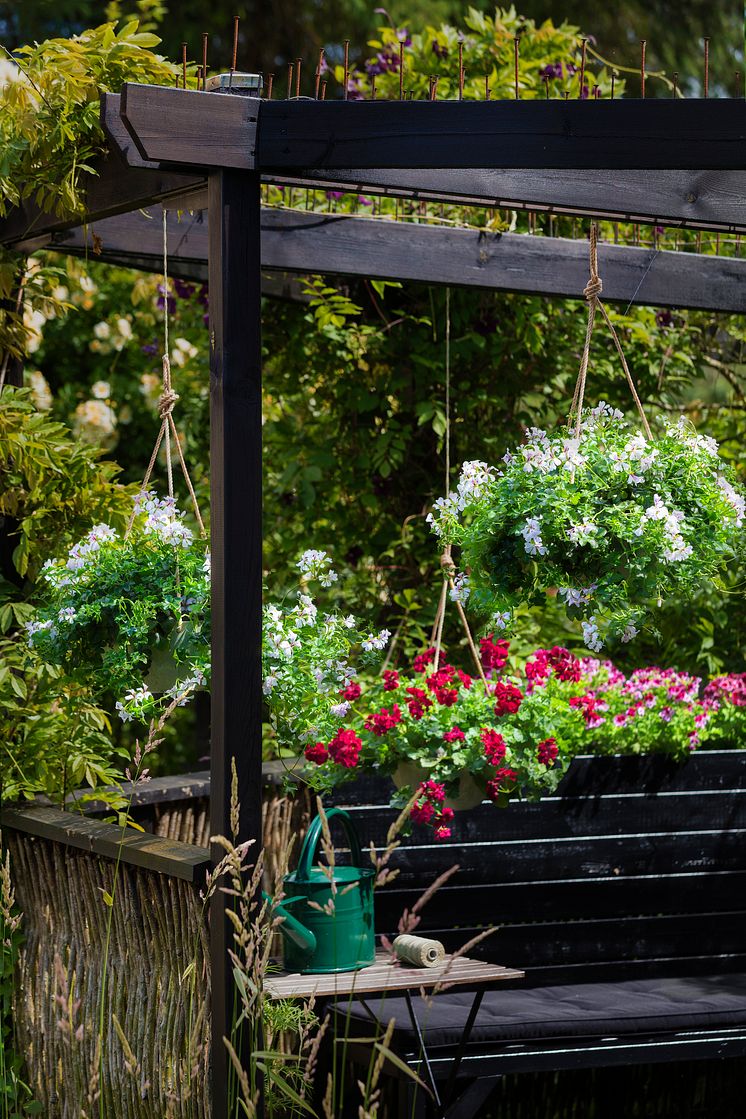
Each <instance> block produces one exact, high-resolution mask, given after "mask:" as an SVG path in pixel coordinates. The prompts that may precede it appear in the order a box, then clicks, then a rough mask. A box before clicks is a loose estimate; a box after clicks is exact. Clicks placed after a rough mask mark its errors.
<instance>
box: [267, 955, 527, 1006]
mask: <svg viewBox="0 0 746 1119" xmlns="http://www.w3.org/2000/svg"><path fill="white" fill-rule="evenodd" d="M523 976H524V972H522V971H516V970H515V968H510V967H501V966H500V965H499V964H485V963H482V961H481V960H470V959H468V958H467V957H466V956H457V957H456V958H455V959H454V957H452V956H446V958H445V960H444V961H443V963H442V964H438V965H437V967H407V966H405V965H403V964H400V963H397V962H395V961H393V960H392V958H391V956H390V955H389V954H388V952H384V951H383V950H382V949H381V950H379V951H378V952H376V962H375V963H374V964H370V966H369V967H362V968H360V969H359V970H358V971H338V972H334V973H333V974H331V975H301V974H299V973H294V972H287V971H280V972H276V973H275V974H274V975H273V974H272V973H271V972H270V973H269V974H268V975H267V976H265V979H264V991H265V994H267V995H268V996H269V998H270V999H310V998H334V996H335V995H345V996H353V997H354V996H355V995H370V994H377V993H379V992H380V993H381V994H383V993H384V992H388V991H407V990H410V991H411V990H417V989H418V988H420V987H424V988H425V989H432V988H433V987H437V986H438V985H439V984H441V983H443V984H448V986H453V985H458V986H459V987H465V986H473V987H478V986H482V987H484V986H490V985H491V984H492V983H498V982H500V980H502V979H523Z"/></svg>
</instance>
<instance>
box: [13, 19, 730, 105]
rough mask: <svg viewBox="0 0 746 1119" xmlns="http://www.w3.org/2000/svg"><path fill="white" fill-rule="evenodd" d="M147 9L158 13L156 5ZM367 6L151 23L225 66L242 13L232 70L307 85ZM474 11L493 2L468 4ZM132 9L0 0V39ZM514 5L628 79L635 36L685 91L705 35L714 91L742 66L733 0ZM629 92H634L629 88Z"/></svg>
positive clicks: (359, 26) (360, 32)
mask: <svg viewBox="0 0 746 1119" xmlns="http://www.w3.org/2000/svg"><path fill="white" fill-rule="evenodd" d="M150 6H152V7H156V8H161V7H164V6H165V5H161V4H158V3H155V4H151V5H150ZM376 6H377V5H376V4H375V3H370V2H369V0H274V2H273V3H272V4H266V3H260V2H259V0H253V2H251V3H246V2H241V0H239V2H237V3H236V2H234V0H215V2H214V3H212V4H210V7H209V12H208V11H207V10H206V9H205V6H204V4H203V3H201V2H200V0H180V2H179V4H178V5H172V6H171V13H170V15H169V17H168V18H167V19H166V20H165V22H164V23H163V25H162V26H161V27H160V34H161V35H162V38H163V42H164V48H165V53H166V54H167V55H168V56H169V57H170V58H177V57H178V56H179V54H180V51H181V43H182V42H184V41H186V42H187V43H188V44H189V47H190V51H191V54H192V56H196V55H197V54H198V53H199V49H200V48H199V43H200V36H201V34H202V32H203V31H209V32H210V34H211V36H212V41H211V48H210V50H211V54H210V58H211V65H214V66H215V67H217V66H221V67H227V66H228V65H230V54H231V47H232V37H231V36H232V32H231V25H232V19H233V16H234V14H238V15H240V16H241V19H242V23H243V29H242V31H241V40H240V65H241V66H242V67H244V68H246V69H252V68H258V69H260V70H261V69H263V70H264V71H265V72H267V71H271V70H275V69H279V68H281V67H282V66H284V65H285V64H286V63H287V62H289V61H294V60H295V59H296V58H297V57H299V56H301V57H303V58H305V59H306V60H307V64H308V65H307V73H308V75H309V80H310V78H311V75H312V72H313V66H314V65H315V61H316V57H317V55H318V51H319V48H320V47H326V48H327V50H328V52H329V57H330V58H331V60H332V61H341V47H340V44H341V42H342V41H343V40H344V39H350V41H351V57H352V58H353V60H355V59H358V58H360V57H361V56H362V55H364V53H365V47H364V44H365V43H366V42H367V40H368V39H369V38H371V37H372V36H373V35H374V34H375V32H376V29H377V27H378V25H379V23H380V20H381V17H380V16H379V15H377V14H376ZM384 6H385V8H386V11H387V13H388V14H389V15H390V17H391V20H392V22H394V23H395V24H396V25H397V26H408V27H417V28H419V27H423V26H425V25H426V24H432V25H434V26H437V25H438V24H439V23H441V22H449V23H452V24H454V25H455V26H459V23H460V21H461V20H462V19H463V16H464V15H465V13H466V11H467V10H468V8H469V7H470V6H471V5H470V4H468V3H463V2H458V0H393V2H391V3H389V4H386V5H384ZM473 6H474V7H476V8H478V9H479V10H480V11H484V12H490V11H492V10H494V6H493V5H492V4H489V3H484V2H477V3H475V4H474V5H473ZM132 8H134V4H132V3H129V4H128V3H123V4H118V5H114V6H112V5H111V4H108V3H106V2H103V0H64V2H63V3H54V2H53V0H23V3H18V0H2V2H1V3H0V38H1V39H2V41H3V42H4V43H5V44H6V46H7V47H8V48H10V49H14V48H15V47H17V46H20V45H21V44H22V43H28V42H32V41H34V40H35V39H45V38H48V37H50V36H52V35H70V34H75V33H77V32H79V31H81V30H82V29H83V28H84V27H90V26H93V25H95V24H96V23H98V22H102V21H103V20H104V19H105V18H107V13H110V12H111V11H112V10H115V11H116V10H117V9H119V10H120V11H124V12H128V11H130V10H131V9H132ZM519 9H520V11H521V12H522V14H523V15H524V16H527V17H529V18H531V19H535V20H537V21H543V20H545V19H553V20H554V21H555V22H561V21H562V20H563V19H566V20H568V21H569V22H570V23H573V24H575V25H577V26H578V27H583V28H584V29H585V30H586V32H588V33H590V34H592V35H593V36H594V39H595V44H594V45H595V47H596V49H597V50H598V51H599V53H600V54H601V55H603V56H604V57H606V58H608V59H609V60H610V61H611V62H612V63H613V64H614V65H615V66H618V67H630V68H631V69H633V70H634V71H635V73H637V68H638V65H639V56H640V48H639V40H640V39H646V40H647V44H648V46H647V52H648V66H649V69H650V70H665V71H666V72H667V73H668V74H669V76H670V75H671V74H672V73H673V72H674V71H678V72H679V74H680V76H681V81H682V88H684V89H685V90H686V92H688V93H690V94H695V93H696V92H697V91H699V90H700V89H701V82H702V40H703V38H704V36H709V37H710V39H711V62H712V75H713V83H714V88H717V89H720V90H721V91H726V90H727V91H728V92H730V93H731V94H732V93H733V92H734V91H735V76H734V75H735V70H736V69H737V68H738V66H739V62H740V65H741V66H742V65H743V19H744V12H743V5H742V4H741V3H739V2H738V0H686V3H684V4H682V3H679V2H677V0H618V2H616V3H614V4H606V5H602V4H596V5H594V7H593V8H592V9H591V8H589V6H588V4H587V3H585V2H584V0H564V2H563V3H561V4H558V3H556V2H555V0H523V2H522V3H521V4H520V5H519ZM633 89H635V87H633ZM647 93H648V96H665V95H666V90H665V89H664V88H662V87H661V86H660V85H659V84H658V83H657V82H655V81H651V82H650V83H649V85H648V89H647Z"/></svg>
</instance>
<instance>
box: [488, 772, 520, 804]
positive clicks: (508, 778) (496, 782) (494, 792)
mask: <svg viewBox="0 0 746 1119" xmlns="http://www.w3.org/2000/svg"><path fill="white" fill-rule="evenodd" d="M517 776H518V774H517V773H516V771H515V770H514V769H507V768H506V769H498V770H497V772H496V773H495V776H494V779H493V780H492V781H488V782H487V796H488V797H489V798H490V800H497V798H498V797H499V795H500V793H504V792H506V789H507V787H508V786H510V785H512V783H513V782H514V781H515V779H516V777H517Z"/></svg>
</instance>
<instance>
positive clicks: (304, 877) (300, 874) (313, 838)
mask: <svg viewBox="0 0 746 1119" xmlns="http://www.w3.org/2000/svg"><path fill="white" fill-rule="evenodd" d="M335 816H337V817H339V822H340V823H341V824H342V826H343V827H344V830H345V834H346V836H347V839H348V841H349V844H350V853H351V855H352V864H353V866H358V867H359V866H362V863H363V853H362V851H361V849H360V838H359V836H358V834H357V831H356V830H355V825H354V824H353V822H352V820H351V819H350V816H349V814H348V813H347V812H345V810H344V809H343V808H330V809H329V811H328V812H327V813H326V818H327V820H328V821H330V822H331V820H332V819H334V817H335ZM321 834H322V827H321V817H320V816H316V817H315V819H313V820H312V821H311V826H310V827H309V829H308V831H307V832H306V838H305V839H304V840H303V846H302V847H301V852H300V857H299V859H298V869H297V870H296V872H295V880H296V882H308V881H309V879H310V877H311V870H312V868H313V859H314V856H315V854H316V848H317V847H318V844H319V840H320V839H321Z"/></svg>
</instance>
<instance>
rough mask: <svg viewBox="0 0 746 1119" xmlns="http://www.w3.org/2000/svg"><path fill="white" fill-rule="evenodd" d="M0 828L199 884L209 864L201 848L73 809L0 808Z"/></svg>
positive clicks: (206, 854) (40, 807)
mask: <svg viewBox="0 0 746 1119" xmlns="http://www.w3.org/2000/svg"><path fill="white" fill-rule="evenodd" d="M0 823H2V826H3V828H4V829H8V830H14V831H18V832H23V833H24V834H25V835H35V836H38V837H39V838H40V839H47V840H51V841H52V842H54V843H61V844H62V845H63V846H65V847H76V848H77V849H78V850H80V851H90V852H92V853H93V854H96V855H101V856H102V857H103V858H106V859H113V860H116V859H117V858H121V861H122V862H123V863H128V864H129V865H130V866H139V867H142V868H143V869H145V870H153V871H157V872H158V873H159V874H168V875H170V876H171V877H172V878H182V879H184V880H185V881H186V882H194V883H198V884H199V883H201V882H202V881H203V880H204V877H205V875H206V873H207V871H208V870H209V867H210V858H209V855H208V853H207V852H206V851H205V849H204V848H203V847H195V846H194V845H193V844H191V843H176V842H174V841H173V840H170V839H164V838H162V837H161V836H158V835H148V834H145V833H143V832H139V831H135V830H134V829H127V830H126V831H125V832H124V833H123V832H122V829H121V828H119V827H115V826H114V825H113V824H104V823H101V822H100V821H99V820H92V819H89V818H87V817H85V816H81V815H79V814H78V813H77V812H62V811H60V809H59V808H47V807H42V806H38V805H33V806H28V807H14V808H4V809H3V810H2V812H0Z"/></svg>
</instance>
